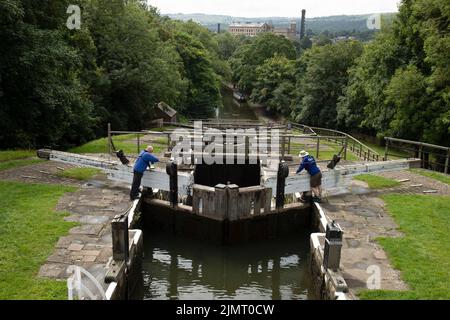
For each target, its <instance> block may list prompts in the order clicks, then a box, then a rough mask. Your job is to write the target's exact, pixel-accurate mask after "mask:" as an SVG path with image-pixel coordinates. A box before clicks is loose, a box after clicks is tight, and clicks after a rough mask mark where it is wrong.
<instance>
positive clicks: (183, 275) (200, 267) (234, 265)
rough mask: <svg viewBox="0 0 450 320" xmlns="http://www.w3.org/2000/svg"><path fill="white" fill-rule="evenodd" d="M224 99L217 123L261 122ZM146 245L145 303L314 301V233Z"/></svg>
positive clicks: (159, 238) (153, 237)
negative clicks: (311, 254)
mask: <svg viewBox="0 0 450 320" xmlns="http://www.w3.org/2000/svg"><path fill="white" fill-rule="evenodd" d="M222 96H223V107H221V108H219V109H218V110H217V112H216V117H217V119H249V120H257V119H258V117H257V115H256V114H255V109H253V108H251V107H250V106H249V105H248V104H247V103H238V102H237V101H235V100H234V99H233V94H232V92H231V91H230V90H227V89H225V88H224V89H223V90H222ZM259 112H261V111H260V110H259ZM263 116H265V115H263ZM144 244H145V257H144V261H143V265H142V269H143V283H144V299H146V300H161V299H163V300H165V299H180V300H205V299H208V300H209V299H227V300H228V299H233V300H259V299H262V300H271V299H274V300H306V299H309V298H310V297H309V295H308V293H309V292H310V290H309V286H310V281H309V277H308V263H309V261H308V259H309V233H305V234H301V235H297V236H289V237H287V238H285V239H278V240H268V241H264V242H259V243H251V244H245V245H239V246H219V245H213V244H209V243H204V242H199V241H195V240H189V239H186V238H180V237H176V236H173V235H168V234H164V233H155V231H154V230H151V231H150V230H147V231H146V230H144Z"/></svg>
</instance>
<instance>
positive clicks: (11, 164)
mask: <svg viewBox="0 0 450 320" xmlns="http://www.w3.org/2000/svg"><path fill="white" fill-rule="evenodd" d="M41 162H44V160H41V159H37V158H32V159H19V160H11V161H4V162H0V171H3V170H8V169H12V168H18V167H25V166H29V165H31V164H36V163H41Z"/></svg>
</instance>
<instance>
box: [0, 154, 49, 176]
mask: <svg viewBox="0 0 450 320" xmlns="http://www.w3.org/2000/svg"><path fill="white" fill-rule="evenodd" d="M39 162H42V160H40V159H38V158H36V151H34V150H4V151H0V171H3V170H8V169H12V168H18V167H24V166H29V165H32V164H36V163H39Z"/></svg>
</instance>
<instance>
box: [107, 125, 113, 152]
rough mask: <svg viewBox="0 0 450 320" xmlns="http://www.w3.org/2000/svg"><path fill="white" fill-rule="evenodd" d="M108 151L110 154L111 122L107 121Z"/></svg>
mask: <svg viewBox="0 0 450 320" xmlns="http://www.w3.org/2000/svg"><path fill="white" fill-rule="evenodd" d="M108 152H109V154H112V145H111V123H109V122H108Z"/></svg>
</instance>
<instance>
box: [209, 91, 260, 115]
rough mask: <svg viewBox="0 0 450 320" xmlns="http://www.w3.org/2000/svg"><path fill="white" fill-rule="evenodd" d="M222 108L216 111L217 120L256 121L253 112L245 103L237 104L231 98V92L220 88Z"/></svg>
mask: <svg viewBox="0 0 450 320" xmlns="http://www.w3.org/2000/svg"><path fill="white" fill-rule="evenodd" d="M221 93H222V102H223V106H222V107H220V108H218V109H217V110H216V118H217V119H248V120H258V117H257V115H256V114H255V110H254V109H252V108H251V107H250V106H249V105H248V103H246V102H238V101H236V100H235V99H234V98H233V92H232V91H231V90H230V89H228V88H222V90H221Z"/></svg>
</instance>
